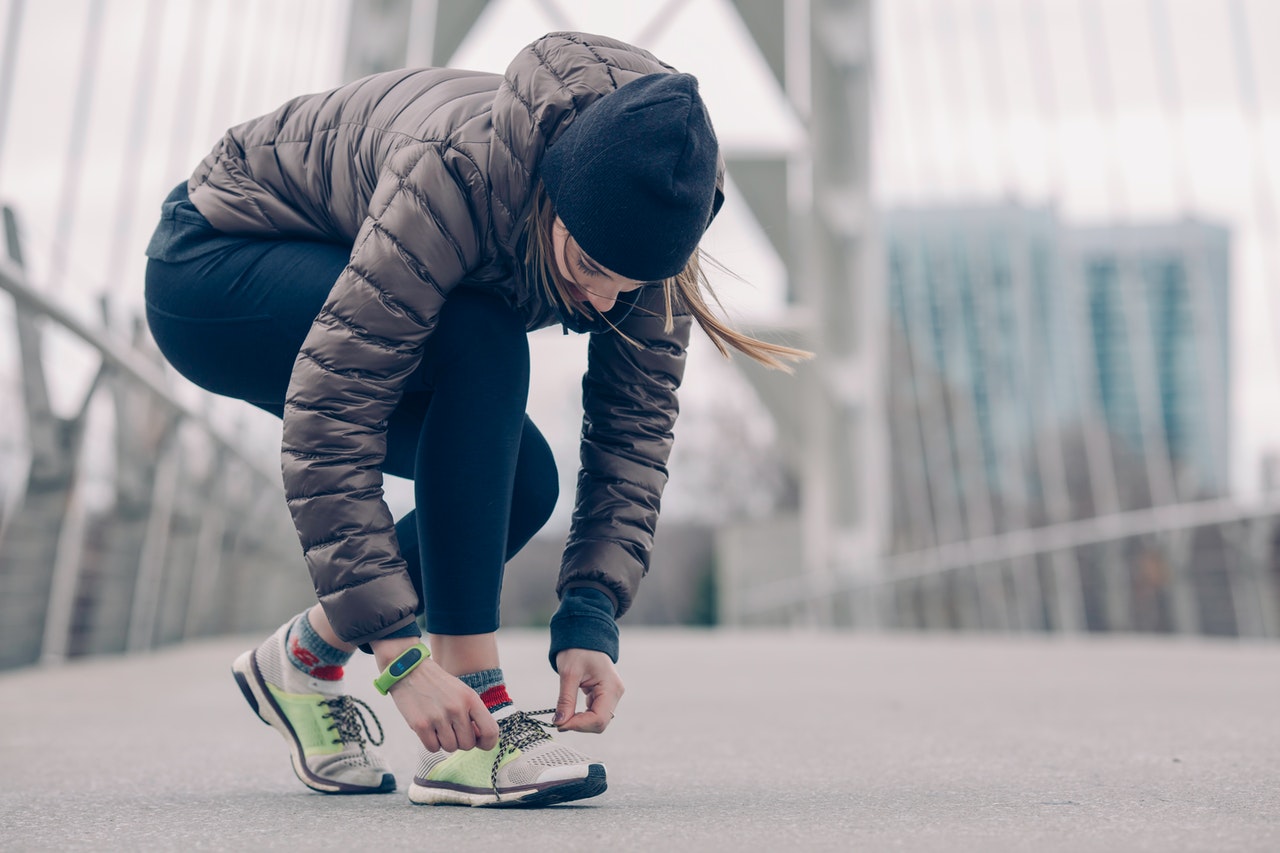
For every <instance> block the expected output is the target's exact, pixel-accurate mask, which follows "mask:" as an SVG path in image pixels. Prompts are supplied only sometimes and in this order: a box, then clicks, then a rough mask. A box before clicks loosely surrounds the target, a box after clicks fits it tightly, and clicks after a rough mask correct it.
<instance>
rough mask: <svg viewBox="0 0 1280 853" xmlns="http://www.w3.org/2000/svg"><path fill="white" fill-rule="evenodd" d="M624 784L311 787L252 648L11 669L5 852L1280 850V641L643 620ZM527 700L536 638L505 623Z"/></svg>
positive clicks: (3, 785) (630, 672) (606, 745)
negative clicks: (435, 790) (864, 631)
mask: <svg viewBox="0 0 1280 853" xmlns="http://www.w3.org/2000/svg"><path fill="white" fill-rule="evenodd" d="M623 639H624V647H623V659H622V673H623V677H624V679H625V680H626V682H627V687H628V692H627V695H626V697H625V698H624V700H623V702H622V705H621V706H620V708H619V711H618V718H617V720H616V721H615V723H614V725H613V726H612V727H611V728H610V730H609V731H608V732H607V733H606V734H605V735H603V736H588V735H576V736H571V737H570V738H569V739H570V740H571V742H572V743H573V744H574V745H575V746H576V747H578V748H580V749H584V750H587V751H589V752H591V753H593V754H594V755H596V756H597V757H599V758H601V759H603V760H605V761H606V763H607V764H608V767H609V782H610V787H609V790H608V791H607V792H606V793H605V794H604V795H603V796H601V797H599V798H597V799H595V800H590V801H586V802H584V803H583V804H580V805H571V804H566V805H561V806H556V807H552V808H547V809H542V810H537V811H534V810H525V811H514V810H511V811H507V810H480V809H463V808H456V807H453V808H451V807H420V806H413V805H411V804H410V803H409V802H408V799H407V798H406V797H405V794H404V790H405V787H406V785H407V783H408V781H409V778H410V776H411V774H412V767H413V761H414V756H413V739H412V735H411V733H410V732H409V731H408V729H407V728H406V727H405V726H404V725H403V723H402V722H400V720H399V718H398V717H397V716H396V713H395V709H394V706H392V705H391V703H390V701H389V700H387V699H383V698H381V697H378V696H377V695H376V694H375V693H374V691H373V689H372V687H371V686H368V681H369V678H371V677H372V675H373V668H372V663H371V661H370V660H369V659H368V658H365V657H364V656H357V658H358V660H357V662H356V663H355V664H354V665H353V667H352V668H351V671H352V673H353V678H352V680H353V682H354V683H355V685H356V687H357V689H356V690H355V692H356V693H357V695H360V696H362V697H363V698H365V699H367V700H368V701H369V702H370V703H371V704H372V705H373V707H374V708H375V709H377V711H378V713H379V715H380V716H381V719H382V721H383V724H384V725H385V726H386V727H387V729H388V735H387V749H388V755H389V758H390V761H391V764H392V767H393V769H394V770H395V772H396V775H397V777H398V779H399V781H400V790H399V791H398V792H397V793H395V794H389V795H384V796H374V797H327V796H324V795H320V794H314V793H311V792H310V791H308V790H307V789H305V788H303V787H302V786H301V785H300V784H299V783H298V782H297V781H296V780H295V779H294V777H293V774H292V771H291V770H290V768H289V763H288V758H287V751H286V749H285V746H284V743H283V741H282V740H281V739H280V738H279V736H278V735H276V734H275V733H274V732H273V731H272V730H270V729H269V728H267V727H266V726H264V725H262V723H260V722H258V720H257V719H256V718H255V717H254V716H253V715H252V714H251V713H250V711H249V710H248V708H247V706H246V705H245V703H244V700H243V699H242V698H241V697H240V693H239V691H238V690H237V689H236V687H235V684H234V682H233V681H232V679H231V676H230V673H229V665H230V662H231V660H232V658H233V657H234V656H235V654H236V653H237V652H239V651H240V650H241V649H242V648H244V647H245V646H246V643H247V642H248V641H247V640H246V639H239V640H235V639H232V640H217V641H212V642H203V643H198V644H192V645H188V646H185V647H181V648H175V649H169V650H165V651H161V652H157V653H153V654H148V655H143V656H137V657H129V658H117V659H106V660H95V661H90V662H81V663H74V664H71V665H67V666H62V667H57V668H51V669H32V670H25V671H19V672H14V673H7V674H4V675H0V849H3V850H21V851H25V850H59V851H61V850H94V851H100V850H121V851H125V850H128V851H133V850H189V849H196V850H283V849H289V850H443V851H452V850H484V851H501V850H521V851H524V850H532V851H542V850H546V851H577V850H583V851H596V852H597V853H614V851H630V850H642V851H647V850H660V851H683V850H712V851H719V850H727V851H756V850H761V851H772V850H839V851H845V850H909V851H914V850H930V851H931V850H938V851H958V850H959V851H968V850H973V851H989V850H994V851H999V850H1037V851H1038V850H1048V851H1059V850H1061V851H1077V850H1089V851H1092V850H1115V851H1131V850H1152V851H1181V850H1197V851H1199V850H1204V851H1229V850H1249V851H1253V850H1257V851H1277V850H1280V645H1275V644H1272V645H1261V644H1240V643H1234V642H1229V641H1221V642H1217V641H1206V640H1193V641H1179V640H1159V639H1138V638H1108V639H1090V638H1084V639H1076V640H1068V641H1061V640H1053V639H1003V638H992V637H970V636H931V637H914V636H870V635H848V634H823V633H774V632H768V633H734V632H707V633H699V632H691V631H646V630H634V629H633V630H628V631H626V632H625V635H624V638H623ZM503 649H504V663H505V665H506V669H507V672H508V679H509V682H510V684H511V687H512V692H513V694H514V695H515V696H516V698H517V701H518V702H521V703H527V704H528V705H530V706H539V707H549V706H550V705H551V704H553V703H554V697H555V691H556V682H555V680H554V676H553V675H552V674H551V672H550V669H549V668H548V667H547V664H546V658H545V637H544V636H543V635H540V634H537V633H528V632H504V633H503Z"/></svg>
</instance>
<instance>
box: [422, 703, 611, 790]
mask: <svg viewBox="0 0 1280 853" xmlns="http://www.w3.org/2000/svg"><path fill="white" fill-rule="evenodd" d="M551 713H553V711H531V712H528V713H526V712H524V711H517V710H516V709H515V706H514V705H508V706H507V707H506V708H502V709H499V710H497V711H495V712H494V714H493V718H494V719H495V720H497V721H498V745H497V746H496V747H495V748H493V749H479V748H477V749H468V750H458V751H457V752H443V751H442V752H427V751H426V750H425V749H423V750H421V757H420V759H419V761H418V772H417V774H416V775H415V776H414V777H413V784H412V785H411V786H410V787H409V799H410V800H412V801H413V802H415V803H418V804H420V805H460V806H547V805H551V804H553V803H563V802H567V801H569V800H585V799H586V798H587V797H594V796H596V795H598V794H602V793H604V789H605V788H606V787H607V786H606V784H605V771H604V765H603V764H601V763H600V762H598V761H593V760H592V759H590V758H588V757H587V756H585V755H583V754H582V753H580V752H578V751H577V750H575V749H570V748H569V747H567V746H565V745H563V744H560V743H557V742H555V741H554V740H552V739H551V736H550V735H548V734H547V732H546V729H550V728H554V726H552V725H551V724H550V723H544V722H542V721H541V720H536V719H534V716H535V715H542V714H551Z"/></svg>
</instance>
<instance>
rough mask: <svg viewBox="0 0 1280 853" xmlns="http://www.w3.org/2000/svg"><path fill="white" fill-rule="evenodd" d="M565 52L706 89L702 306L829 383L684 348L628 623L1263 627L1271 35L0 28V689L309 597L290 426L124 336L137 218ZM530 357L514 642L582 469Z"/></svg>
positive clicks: (273, 24) (1033, 27)
mask: <svg viewBox="0 0 1280 853" xmlns="http://www.w3.org/2000/svg"><path fill="white" fill-rule="evenodd" d="M561 29H579V30H586V31H591V32H598V33H605V34H608V35H611V36H614V37H617V38H620V39H623V40H626V41H630V42H633V43H635V44H639V45H641V46H643V47H646V48H649V49H650V50H652V51H653V52H654V53H655V54H657V55H658V56H659V57H660V58H662V59H664V60H665V61H667V62H669V63H671V64H673V65H675V66H677V67H678V68H680V69H681V70H684V71H689V72H691V73H694V74H696V75H697V76H698V77H699V79H700V81H701V84H702V90H703V94H704V97H705V98H706V100H707V102H708V105H709V107H710V109H711V113H712V116H713V119H714V120H715V122H716V127H717V131H718V133H719V135H720V138H721V143H722V146H723V149H724V153H725V156H726V159H727V162H728V167H729V188H728V196H729V200H728V202H727V204H726V207H725V209H724V211H723V213H722V214H721V215H720V216H719V217H718V219H717V221H716V223H715V224H714V226H713V228H712V230H711V232H710V233H709V234H708V237H707V241H706V243H705V246H706V248H707V249H708V250H709V251H710V252H711V254H712V255H713V256H714V257H715V258H716V259H717V260H719V261H720V262H721V263H722V264H723V265H724V266H725V267H726V268H727V269H728V270H731V271H732V272H733V273H735V274H736V277H733V276H729V275H725V274H720V275H717V276H715V277H714V281H715V284H716V286H717V288H718V292H719V294H720V296H721V298H722V300H723V302H724V304H725V310H726V313H727V314H728V315H729V316H730V318H731V319H732V320H734V322H736V323H737V324H738V325H739V326H741V327H743V328H745V329H748V330H750V331H752V332H754V333H756V334H759V335H762V336H767V337H770V338H774V339H778V340H783V341H786V342H789V343H793V344H796V345H799V346H803V347H807V348H810V349H812V350H814V351H815V352H816V353H817V354H818V357H817V359H816V360H815V361H814V362H812V363H810V364H807V365H805V366H803V367H802V368H801V369H800V370H799V371H798V372H797V375H796V376H794V377H788V376H784V375H781V374H771V373H767V372H765V371H762V370H758V369H755V368H754V367H753V366H751V365H748V364H745V363H743V362H744V360H743V359H736V360H734V361H733V362H725V361H724V360H722V359H720V358H719V356H718V355H717V354H716V353H715V352H714V351H713V350H712V348H711V347H710V346H709V345H708V344H706V342H705V341H696V342H695V344H694V346H693V348H692V350H691V353H690V364H689V369H688V377H687V382H686V387H685V389H684V390H683V391H682V396H681V401H682V414H681V418H680V422H679V424H678V426H677V433H676V435H677V442H676V449H675V452H674V456H673V459H672V461H671V466H670V467H671V480H670V484H669V486H668V489H667V494H666V496H665V499H664V510H663V517H662V523H661V525H660V528H659V533H658V542H657V546H656V551H655V554H654V558H653V568H652V571H651V573H650V576H649V578H648V579H647V580H646V582H645V585H644V587H643V589H642V593H641V596H640V598H639V599H638V601H637V605H636V607H635V609H634V610H633V611H632V613H631V614H629V615H628V616H627V617H626V619H625V620H624V624H625V623H631V624H636V623H646V622H647V623H683V624H702V625H715V624H727V625H797V626H831V627H840V628H845V627H847V628H856V629H868V630H970V631H990V632H1072V633H1078V632H1102V631H1107V632H1150V633H1159V634H1201V635H1205V634H1207V635H1225V636H1238V637H1249V638H1270V639H1273V640H1274V639H1275V638H1277V637H1278V636H1280V541H1277V540H1278V538H1280V525H1278V524H1277V521H1278V520H1280V411H1278V410H1280V221H1278V218H1277V202H1276V198H1277V192H1280V156H1278V155H1280V55H1277V52H1276V51H1275V50H1274V49H1272V50H1268V49H1267V47H1268V46H1269V45H1274V44H1276V43H1278V42H1280V4H1277V3H1274V2H1271V0H1108V2H1105V3H1104V2H1102V0H661V1H660V2H659V0H655V2H651V3H625V4H623V3H596V2H589V0H488V2H486V0H188V2H179V0H53V1H52V2H32V0H26V2H24V0H3V2H0V39H2V42H0V44H2V47H0V202H2V203H3V204H4V205H5V206H6V208H5V222H4V224H5V236H6V248H7V251H6V252H5V253H4V255H5V257H4V258H3V259H2V260H0V329H3V330H4V331H3V332H0V667H14V666H22V665H27V664H31V663H35V662H39V661H45V662H56V661H60V660H64V659H66V658H68V657H73V656H78V655H85V654H100V653H115V652H122V651H138V650H144V649H148V648H152V647H155V646H157V645H163V644H168V643H173V642H178V641H181V640H183V639H186V638H190V637H197V636H204V635H210V634H221V633H228V632H235V631H249V630H259V629H265V628H268V627H272V626H274V625H275V624H277V623H278V622H279V621H280V620H282V619H283V618H285V617H286V616H288V615H289V614H291V613H294V612H297V610H299V609H301V608H302V607H303V606H305V605H306V604H307V603H308V602H309V601H310V600H313V598H312V593H311V590H310V583H309V580H308V578H307V574H306V570H305V568H304V567H303V564H302V560H301V554H300V551H299V549H298V546H297V539H296V536H295V534H294V533H293V530H292V527H291V525H290V523H289V519H288V515H287V512H286V511H285V509H284V504H283V493H282V490H281V487H280V482H279V463H278V446H279V423H278V421H275V420H274V419H272V418H270V417H268V416H265V415H263V414H262V413H260V412H257V411H256V410H253V409H251V407H248V406H246V405H244V404H239V403H236V402H235V401H229V400H221V399H216V398H213V397H211V396H209V395H207V394H204V393H203V392H201V391H199V390H198V389H195V388H194V387H192V386H190V385H189V384H187V383H185V382H184V381H183V380H181V379H180V378H179V377H178V376H176V375H175V374H174V373H173V372H172V371H171V370H169V369H167V368H166V367H165V365H164V364H163V363H162V361H161V359H160V358H159V357H158V356H157V354H156V353H155V350H154V348H153V346H152V345H151V344H150V342H149V340H148V337H147V333H146V330H145V327H144V325H143V323H142V321H141V319H140V318H141V305H142V281H143V267H144V258H143V249H144V247H145V246H146V243H147V239H148V236H149V234H150V231H151V229H152V227H153V226H154V224H155V220H156V218H157V215H158V212H159V205H160V201H161V199H163V197H164V196H165V194H166V193H167V192H168V190H169V189H170V188H172V186H174V185H175V184H177V183H178V182H179V181H182V180H185V179H186V177H187V175H188V174H189V173H190V172H191V170H192V169H193V168H194V166H195V164H196V163H197V162H198V161H199V160H200V158H201V157H203V156H204V154H205V153H207V151H208V150H209V149H210V148H211V147H212V146H213V144H214V143H215V142H216V141H217V139H218V137H219V136H220V135H221V133H222V132H223V131H224V130H225V129H226V128H227V127H229V126H231V125H233V124H236V123H239V122H241V121H243V120H246V119H248V118H251V117H253V116H256V115H259V114H261V113H264V112H267V111H269V110H271V109H273V108H274V107H276V106H278V105H279V104H280V103H282V102H283V101H285V100H287V99H288V98H290V97H292V96H294V95H297V94H301V93H304V92H313V91H320V90H324V89H326V88H330V87H333V86H336V85H339V84H341V83H343V82H345V81H348V80H352V79H356V78H358V77H360V76H363V75H365V74H369V73H373V72H375V71H379V70H384V69H389V68H395V67H401V66H404V65H454V66H458V67H465V68H471V69H479V70H485V71H492V72H498V73H500V72H501V71H502V70H503V69H504V68H505V67H506V65H507V63H508V62H509V61H510V59H511V57H512V56H514V54H515V53H516V51H517V50H518V49H519V48H520V47H522V46H523V45H525V44H527V43H528V42H530V41H532V40H533V39H535V38H537V37H538V36H540V35H542V34H543V33H545V32H548V31H551V30H561ZM532 343H533V350H534V355H533V366H534V387H533V391H532V399H531V402H530V413H531V415H532V417H533V418H534V420H535V421H536V422H537V423H538V424H539V425H540V427H541V428H542V430H543V432H544V433H545V434H546V435H547V437H548V439H549V441H550V442H551V443H552V446H553V448H554V449H555V452H556V454H557V458H558V460H559V464H560V469H561V476H562V479H563V486H562V499H561V504H560V506H559V508H558V509H557V513H556V515H555V517H554V518H553V520H552V522H551V523H550V524H549V525H548V528H547V529H546V530H545V531H544V532H543V533H542V534H541V535H540V536H539V538H538V539H536V540H535V541H534V542H533V543H532V544H531V545H530V546H529V547H528V548H527V549H526V550H525V551H524V552H523V553H522V554H520V555H519V556H518V557H517V558H516V559H515V560H514V561H513V562H512V564H511V565H510V566H509V567H508V570H507V582H506V592H505V595H504V622H505V624H508V625H537V624H545V620H546V619H547V618H548V616H549V615H550V613H551V612H552V610H553V609H554V605H555V601H554V595H553V591H552V588H553V585H554V579H555V576H556V571H557V568H558V563H559V550H560V548H561V547H562V545H563V541H564V535H565V532H566V530H567V522H568V517H569V512H570V510H571V506H572V500H571V496H572V487H573V483H574V479H575V475H576V469H577V458H576V457H577V452H576V451H577V436H578V431H579V427H580V420H581V405H580V400H579V394H580V384H579V383H580V378H581V374H582V371H583V369H584V367H585V340H584V339H581V338H579V337H575V336H569V337H565V336H562V335H560V334H559V333H558V332H556V331H548V332H542V333H537V334H535V335H534V336H533V338H532ZM387 491H388V500H389V502H390V503H391V504H392V507H393V509H395V510H397V512H402V511H405V510H406V509H407V508H408V501H409V499H410V494H409V490H408V489H407V487H406V484H405V483H402V482H397V481H389V482H388V488H387Z"/></svg>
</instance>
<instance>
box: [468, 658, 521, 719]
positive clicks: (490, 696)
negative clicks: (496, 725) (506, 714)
mask: <svg viewBox="0 0 1280 853" xmlns="http://www.w3.org/2000/svg"><path fill="white" fill-rule="evenodd" d="M458 680H459V681H461V682H462V683H463V684H465V685H467V686H468V687H470V688H471V689H472V690H474V691H475V692H477V693H479V694H480V701H481V702H484V706H485V707H486V708H488V709H489V712H490V713H492V712H494V711H496V710H498V709H499V708H505V707H507V706H508V705H510V704H512V702H511V697H510V696H509V695H507V683H506V679H505V678H504V677H503V675H502V669H501V668H497V667H495V668H494V669H485V670H481V671H480V672H468V673H467V674H466V675H459V676H458Z"/></svg>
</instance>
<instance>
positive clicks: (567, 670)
mask: <svg viewBox="0 0 1280 853" xmlns="http://www.w3.org/2000/svg"><path fill="white" fill-rule="evenodd" d="M581 684H582V674H581V673H579V672H578V670H577V668H576V667H571V666H562V667H561V668H560V698H559V699H557V700H556V715H555V716H554V717H552V718H551V722H552V723H553V724H555V725H557V726H563V725H564V724H565V722H567V721H568V720H569V719H570V718H571V717H573V715H574V711H576V710H577V708H578V687H579V686H580V685H581Z"/></svg>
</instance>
